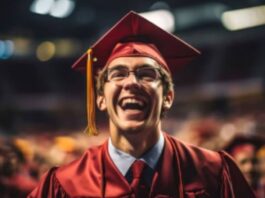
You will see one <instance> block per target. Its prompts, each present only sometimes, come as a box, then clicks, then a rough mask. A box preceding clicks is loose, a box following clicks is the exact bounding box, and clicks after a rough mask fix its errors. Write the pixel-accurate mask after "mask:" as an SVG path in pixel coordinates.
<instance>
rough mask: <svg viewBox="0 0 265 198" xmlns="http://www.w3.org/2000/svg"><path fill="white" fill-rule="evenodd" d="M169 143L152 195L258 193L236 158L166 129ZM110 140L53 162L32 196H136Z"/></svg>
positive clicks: (197, 197) (238, 197)
mask: <svg viewBox="0 0 265 198" xmlns="http://www.w3.org/2000/svg"><path fill="white" fill-rule="evenodd" d="M164 136H165V147H164V150H163V153H162V156H161V158H160V159H159V162H158V164H157V167H156V170H155V173H154V177H153V181H152V185H151V190H150V196H149V197H152V198H153V197H156V198H167V197H176V198H177V197H178V198H207V197H213V198H254V197H255V196H254V194H253V192H252V190H251V189H250V187H249V186H248V184H247V182H246V181H245V179H244V177H243V176H242V174H241V173H240V171H239V169H238V168H237V166H236V165H235V163H234V162H233V160H232V159H231V158H230V157H229V156H228V155H227V154H226V153H224V152H219V153H217V152H213V151H209V150H205V149H202V148H198V147H195V146H191V145H187V144H183V143H181V142H180V141H178V140H176V139H174V138H172V137H170V136H168V135H167V134H164ZM107 144H108V143H107V141H106V142H105V143H104V144H103V145H101V146H98V147H94V148H90V149H88V150H87V151H86V152H85V154H84V155H83V156H82V157H81V159H79V160H76V161H74V162H72V163H70V164H69V165H66V166H62V167H60V168H53V169H51V170H50V171H49V172H47V173H46V174H45V175H44V176H43V177H42V179H41V182H40V184H39V186H38V187H37V188H36V189H34V191H33V192H32V193H31V194H30V195H29V196H28V198H55V197H56V198H69V197H76V198H77V197H78V198H81V197H82V198H87V197H121V198H128V197H134V195H133V192H132V189H131V188H130V186H129V184H128V182H127V181H126V179H125V178H124V177H123V176H122V175H121V173H120V172H119V171H118V169H117V168H116V167H115V165H114V163H113V162H112V160H111V159H110V156H109V154H108V149H107V148H108V146H107Z"/></svg>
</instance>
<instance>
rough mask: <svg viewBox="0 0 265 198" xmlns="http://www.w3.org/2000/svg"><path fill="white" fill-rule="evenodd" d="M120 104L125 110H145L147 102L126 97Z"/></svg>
mask: <svg viewBox="0 0 265 198" xmlns="http://www.w3.org/2000/svg"><path fill="white" fill-rule="evenodd" d="M120 106H121V108H122V109H123V110H139V111H143V110H144V109H145V107H146V103H145V101H143V100H140V99H136V98H125V99H122V100H121V102H120Z"/></svg>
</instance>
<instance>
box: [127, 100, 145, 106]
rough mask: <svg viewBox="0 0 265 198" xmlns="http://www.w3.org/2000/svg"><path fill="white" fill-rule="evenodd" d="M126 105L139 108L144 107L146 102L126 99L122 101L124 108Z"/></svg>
mask: <svg viewBox="0 0 265 198" xmlns="http://www.w3.org/2000/svg"><path fill="white" fill-rule="evenodd" d="M126 104H137V105H139V106H144V102H143V101H141V100H137V99H135V98H126V99H124V100H123V101H122V106H125V105H126Z"/></svg>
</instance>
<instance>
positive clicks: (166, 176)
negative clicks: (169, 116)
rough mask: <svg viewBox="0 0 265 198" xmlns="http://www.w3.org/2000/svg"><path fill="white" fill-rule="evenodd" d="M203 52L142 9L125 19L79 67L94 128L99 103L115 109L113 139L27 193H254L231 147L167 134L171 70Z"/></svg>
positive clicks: (243, 197)
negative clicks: (223, 149)
mask: <svg viewBox="0 0 265 198" xmlns="http://www.w3.org/2000/svg"><path fill="white" fill-rule="evenodd" d="M197 55H199V52H198V51H197V50H196V49H194V48H193V47H191V46H190V45H188V44H186V43H185V42H183V41H182V40H180V39H179V38H177V37H175V36H173V35H171V34H169V33H167V32H165V31H164V30H162V29H160V28H159V27H157V26H155V25H154V24H152V23H150V22H149V21H147V20H146V19H144V18H143V17H141V16H140V15H138V14H137V13H135V12H130V13H128V14H127V15H126V16H125V17H123V18H122V19H121V20H120V21H119V22H118V23H117V24H116V25H115V26H114V27H113V28H111V29H110V31H108V32H107V33H106V34H105V35H104V36H103V37H102V38H101V39H99V40H98V41H97V42H96V43H95V44H94V45H93V46H92V47H91V48H90V49H89V50H88V52H87V53H85V54H84V55H83V56H82V57H81V58H80V59H79V60H78V61H77V62H76V63H75V64H74V66H73V67H74V68H76V69H81V70H85V71H86V74H87V87H88V90H87V94H88V128H87V132H88V133H89V134H91V135H93V134H97V132H96V126H95V109H94V106H95V102H96V104H97V106H98V108H99V109H100V110H101V111H106V112H107V114H108V117H109V132H110V138H109V139H108V140H107V141H106V142H105V143H103V144H102V145H100V146H97V147H93V148H90V149H88V150H86V152H85V153H84V154H83V156H82V157H81V158H80V159H78V160H75V161H73V162H71V163H70V164H67V165H63V166H61V167H60V168H52V169H51V170H50V171H48V172H47V173H46V174H45V175H44V176H43V178H42V179H41V182H40V184H39V185H38V187H37V188H35V189H34V191H33V192H32V193H31V194H30V195H29V196H28V197H29V198H41V197H42V198H44V197H45V198H51V197H53V198H55V197H58V198H59V197H60V198H66V197H67V198H68V197H124V198H125V197H138V198H144V197H180V198H184V197H214V198H218V197H219V198H229V197H237V198H252V197H254V194H253V192H252V190H251V189H250V187H249V186H248V184H247V182H246V180H245V179H244V177H243V175H242V174H241V172H240V171H239V169H238V168H237V166H236V165H235V163H234V162H233V160H231V158H230V157H229V156H228V155H227V154H226V153H225V152H219V153H217V152H213V151H210V150H205V149H202V148H199V147H196V146H191V145H188V144H184V143H182V142H180V141H179V140H177V139H174V138H173V137H171V136H169V135H167V134H166V133H164V132H162V129H161V119H162V118H163V117H164V114H165V112H166V111H167V110H169V109H170V107H171V105H172V103H173V100H174V90H173V83H172V77H171V74H174V73H175V72H177V69H179V67H181V66H184V65H185V64H186V63H188V62H189V61H190V60H191V59H193V58H194V57H195V56H197ZM92 66H93V70H94V71H93V70H92ZM96 70H100V71H99V73H98V78H97V99H96V101H94V99H95V98H94V82H93V77H94V74H95V72H96Z"/></svg>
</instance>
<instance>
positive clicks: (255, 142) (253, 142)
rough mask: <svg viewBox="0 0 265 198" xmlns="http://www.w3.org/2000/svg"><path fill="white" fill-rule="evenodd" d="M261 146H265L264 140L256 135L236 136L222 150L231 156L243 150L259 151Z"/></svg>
mask: <svg viewBox="0 0 265 198" xmlns="http://www.w3.org/2000/svg"><path fill="white" fill-rule="evenodd" d="M262 145H265V139H264V137H263V136H257V135H251V136H246V135H238V136H235V137H234V138H233V139H232V140H231V141H230V142H229V143H228V144H227V145H226V146H225V147H224V150H225V151H226V152H228V153H229V154H231V155H235V154H236V153H237V152H240V151H242V150H244V149H248V148H250V146H251V147H252V148H254V149H255V150H257V149H259V148H260V147H261V146H262Z"/></svg>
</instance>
